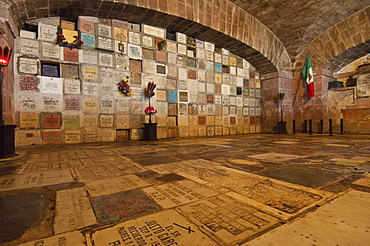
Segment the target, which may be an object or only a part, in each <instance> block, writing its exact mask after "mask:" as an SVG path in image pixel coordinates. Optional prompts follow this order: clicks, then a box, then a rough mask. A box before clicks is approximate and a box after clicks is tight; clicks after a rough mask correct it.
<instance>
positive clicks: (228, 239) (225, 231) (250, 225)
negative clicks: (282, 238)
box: [177, 195, 279, 245]
mask: <svg viewBox="0 0 370 246" xmlns="http://www.w3.org/2000/svg"><path fill="white" fill-rule="evenodd" d="M177 210H178V211H180V212H181V213H183V214H185V215H187V216H189V217H190V220H191V221H192V222H193V223H195V224H197V225H198V226H201V227H202V228H205V229H206V230H208V231H209V232H211V233H212V234H213V235H214V236H216V237H217V238H219V239H221V240H222V241H223V243H224V245H240V243H241V242H242V241H243V240H245V239H246V238H249V237H251V236H253V235H256V234H258V233H261V232H263V231H265V230H267V229H268V228H272V227H274V226H276V225H277V224H278V223H279V220H278V219H276V218H275V217H272V216H270V215H268V214H265V213H263V212H260V211H258V210H257V209H255V208H253V207H251V206H248V205H246V204H244V203H241V202H238V201H236V200H234V199H232V198H230V197H228V196H225V195H220V196H217V197H212V198H208V199H207V200H203V201H199V202H195V203H194V204H190V205H186V206H182V207H180V208H178V209H177Z"/></svg>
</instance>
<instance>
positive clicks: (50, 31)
mask: <svg viewBox="0 0 370 246" xmlns="http://www.w3.org/2000/svg"><path fill="white" fill-rule="evenodd" d="M38 29H39V30H38V39H40V40H44V41H49V42H54V41H55V39H56V36H57V34H56V33H57V31H58V27H57V26H51V25H45V24H43V23H39V24H38Z"/></svg>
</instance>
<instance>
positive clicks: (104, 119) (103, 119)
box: [100, 114, 114, 127]
mask: <svg viewBox="0 0 370 246" xmlns="http://www.w3.org/2000/svg"><path fill="white" fill-rule="evenodd" d="M113 125H114V116H113V115H106V114H102V115H100V127H113Z"/></svg>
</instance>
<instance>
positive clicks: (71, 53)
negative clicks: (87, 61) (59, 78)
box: [63, 47, 79, 62]
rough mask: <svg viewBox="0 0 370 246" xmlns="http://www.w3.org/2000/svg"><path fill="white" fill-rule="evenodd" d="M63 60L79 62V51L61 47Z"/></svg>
mask: <svg viewBox="0 0 370 246" xmlns="http://www.w3.org/2000/svg"><path fill="white" fill-rule="evenodd" d="M63 60H64V61H71V62H79V51H78V49H70V48H68V47H63Z"/></svg>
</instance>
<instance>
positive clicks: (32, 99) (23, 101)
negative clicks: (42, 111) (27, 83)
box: [18, 95, 39, 111]
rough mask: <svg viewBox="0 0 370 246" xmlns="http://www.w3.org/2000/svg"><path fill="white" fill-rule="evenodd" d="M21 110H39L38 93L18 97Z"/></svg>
mask: <svg viewBox="0 0 370 246" xmlns="http://www.w3.org/2000/svg"><path fill="white" fill-rule="evenodd" d="M18 109H19V111H38V110H39V98H38V96H36V95H29V96H27V95H19V97H18Z"/></svg>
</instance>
